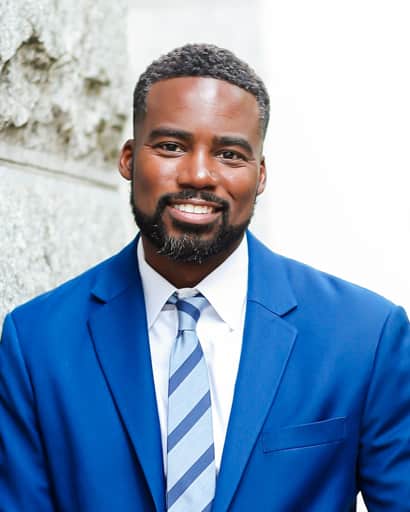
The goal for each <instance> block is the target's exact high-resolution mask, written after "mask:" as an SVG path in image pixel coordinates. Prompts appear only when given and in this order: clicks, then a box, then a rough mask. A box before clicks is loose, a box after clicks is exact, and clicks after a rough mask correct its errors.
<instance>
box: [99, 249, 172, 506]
mask: <svg viewBox="0 0 410 512" xmlns="http://www.w3.org/2000/svg"><path fill="white" fill-rule="evenodd" d="M120 256H121V255H120ZM115 263H116V265H115V268H114V269H113V268H112V266H111V268H110V273H108V272H106V273H105V274H104V275H102V276H101V278H100V279H99V281H98V283H97V286H96V287H95V289H94V295H95V296H97V297H98V298H99V300H100V301H104V302H106V303H105V304H100V305H99V306H98V308H97V310H96V311H95V312H94V314H93V315H92V316H91V317H90V320H89V325H90V329H91V333H92V339H93V342H94V346H95V350H96V353H97V357H98V360H99V362H100V365H101V368H102V371H103V373H104V376H105V378H106V381H107V384H108V387H109V390H110V392H111V394H112V397H113V400H114V402H115V405H116V407H117V409H118V412H119V415H120V417H121V419H122V422H123V424H124V427H125V429H126V431H127V432H128V435H129V437H130V440H131V443H132V445H133V447H134V449H135V451H136V453H137V456H138V460H139V462H140V465H141V467H142V470H143V472H144V474H145V478H146V481H147V484H148V486H149V489H150V491H151V494H152V497H153V500H154V502H155V506H156V509H157V510H158V511H162V510H164V507H165V505H164V493H165V491H164V471H163V466H162V449H161V436H160V429H159V419H158V412H157V407H156V398H155V388H154V383H153V375H152V365H151V356H150V351H149V343H148V333H147V328H146V317H145V304H144V299H143V292H142V286H141V282H140V278H139V274H138V272H137V264H136V251H135V244H133V246H132V247H128V251H127V252H126V254H122V259H121V261H116V262H115ZM127 269H128V271H127ZM116 270H118V272H116ZM111 275H113V276H115V278H114V277H111ZM114 281H115V286H114Z"/></svg>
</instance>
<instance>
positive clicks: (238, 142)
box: [214, 135, 253, 155]
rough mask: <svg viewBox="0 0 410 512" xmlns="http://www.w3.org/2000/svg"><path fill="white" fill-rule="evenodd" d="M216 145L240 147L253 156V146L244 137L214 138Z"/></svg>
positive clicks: (226, 136) (224, 136)
mask: <svg viewBox="0 0 410 512" xmlns="http://www.w3.org/2000/svg"><path fill="white" fill-rule="evenodd" d="M214 143H215V144H217V145H218V146H239V147H241V148H242V149H244V150H245V151H247V152H248V153H249V154H251V155H253V149H252V146H251V145H250V144H249V142H248V141H247V140H246V139H244V138H242V137H235V136H232V137H231V136H229V135H223V136H221V137H214Z"/></svg>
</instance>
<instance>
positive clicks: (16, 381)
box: [0, 315, 54, 512]
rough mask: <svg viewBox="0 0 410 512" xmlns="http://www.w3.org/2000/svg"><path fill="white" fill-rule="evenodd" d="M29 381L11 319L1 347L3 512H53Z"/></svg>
mask: <svg viewBox="0 0 410 512" xmlns="http://www.w3.org/2000/svg"><path fill="white" fill-rule="evenodd" d="M34 402H35V400H34V396H33V390H32V386H31V382H30V377H29V374H28V371H27V368H26V364H25V362H24V358H23V355H22V353H21V350H20V344H19V340H18V335H17V330H16V327H15V324H14V322H13V319H12V316H11V315H8V316H7V317H6V320H5V322H4V329H3V334H2V339H1V343H0V512H51V511H53V510H54V507H53V505H52V500H51V496H50V485H49V481H48V478H47V474H46V468H45V454H44V450H43V446H42V443H41V438H40V434H39V431H38V427H37V418H36V411H35V403H34Z"/></svg>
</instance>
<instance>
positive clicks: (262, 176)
mask: <svg viewBox="0 0 410 512" xmlns="http://www.w3.org/2000/svg"><path fill="white" fill-rule="evenodd" d="M265 186H266V165H265V157H264V156H263V157H262V159H261V161H260V164H259V183H258V188H257V189H256V195H257V196H258V195H259V194H262V192H263V191H264V190H265Z"/></svg>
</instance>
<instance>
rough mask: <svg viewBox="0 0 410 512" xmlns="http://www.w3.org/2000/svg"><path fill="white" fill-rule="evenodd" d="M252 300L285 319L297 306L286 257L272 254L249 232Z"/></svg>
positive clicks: (249, 285)
mask: <svg viewBox="0 0 410 512" xmlns="http://www.w3.org/2000/svg"><path fill="white" fill-rule="evenodd" d="M247 236H248V247H249V277H248V300H249V301H252V302H256V303H258V304H260V305H261V306H263V307H265V308H267V309H268V310H269V311H271V312H272V313H275V314H276V315H279V316H284V315H286V314H287V313H289V312H290V311H292V310H293V309H294V308H295V307H296V306H297V301H296V297H295V295H294V293H293V290H292V287H291V285H290V283H289V279H288V276H287V272H286V268H285V264H284V259H283V257H282V256H279V255H278V254H275V253H273V252H272V251H270V250H269V249H268V248H267V247H266V246H265V245H264V244H262V243H261V242H260V241H259V240H258V239H257V238H255V237H254V236H253V235H252V233H250V232H248V233H247Z"/></svg>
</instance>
